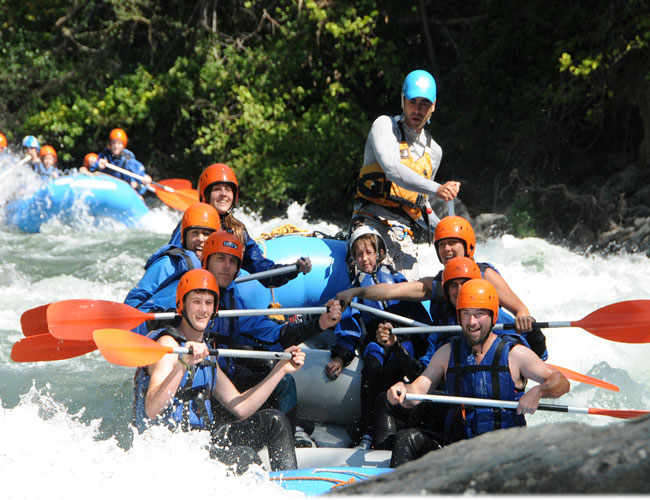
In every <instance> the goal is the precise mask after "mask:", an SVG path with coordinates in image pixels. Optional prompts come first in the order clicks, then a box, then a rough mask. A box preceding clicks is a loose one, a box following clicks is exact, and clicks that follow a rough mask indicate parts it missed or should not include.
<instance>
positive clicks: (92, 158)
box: [84, 153, 98, 168]
mask: <svg viewBox="0 0 650 500" xmlns="http://www.w3.org/2000/svg"><path fill="white" fill-rule="evenodd" d="M97 158H98V156H97V154H96V153H88V154H87V155H86V156H84V167H86V168H90V167H92V166H93V165H94V164H95V162H96V161H97Z"/></svg>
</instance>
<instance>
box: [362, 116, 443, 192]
mask: <svg viewBox="0 0 650 500" xmlns="http://www.w3.org/2000/svg"><path fill="white" fill-rule="evenodd" d="M400 119H402V116H401V115H396V116H393V117H390V116H388V115H381V116H380V117H379V118H377V119H376V120H375V122H374V123H373V124H372V127H371V128H370V133H369V134H368V139H367V140H366V145H365V148H364V152H363V164H364V166H365V165H371V164H373V163H379V165H381V168H382V169H383V170H384V174H386V178H387V179H388V180H389V181H391V182H394V183H395V184H397V185H399V186H402V187H403V188H405V189H408V190H409V191H416V192H418V193H422V194H426V195H429V196H435V195H436V192H437V191H438V188H439V187H440V184H438V183H437V182H435V181H433V180H429V179H425V178H424V177H422V176H421V175H418V174H417V173H415V172H414V171H413V170H411V169H410V168H408V167H406V166H404V165H402V163H401V161H400V155H399V142H400V139H401V135H402V134H401V132H400V129H399V125H398V124H397V123H398V121H399V120H400ZM402 128H403V130H404V133H405V134H406V141H407V142H408V145H409V150H410V151H411V155H412V156H413V159H415V160H417V159H419V158H420V157H422V155H424V153H425V152H428V153H429V155H430V156H431V179H433V178H435V176H436V172H437V171H438V167H439V166H440V160H441V159H442V148H441V147H440V146H439V145H438V143H437V142H436V141H434V140H433V139H432V138H431V134H429V133H428V132H427V131H426V130H424V129H422V131H421V132H420V134H419V135H417V134H416V132H415V131H414V130H413V129H410V128H408V127H407V126H406V125H405V124H404V123H402ZM416 135H417V137H416Z"/></svg>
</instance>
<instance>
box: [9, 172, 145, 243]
mask: <svg viewBox="0 0 650 500" xmlns="http://www.w3.org/2000/svg"><path fill="white" fill-rule="evenodd" d="M148 211H149V209H148V207H147V205H146V204H145V202H144V200H143V199H142V197H141V196H140V195H139V194H138V193H136V192H135V191H134V190H133V188H131V186H130V185H129V184H127V183H126V182H124V181H122V180H120V179H117V178H115V177H112V176H109V175H104V174H99V175H84V174H77V175H69V176H64V177H60V178H58V179H52V180H50V181H48V182H46V183H45V184H44V185H43V186H42V187H41V188H40V189H38V190H37V191H36V192H34V193H33V194H31V195H29V196H26V197H24V198H20V199H17V200H15V201H12V202H11V203H9V204H8V205H7V206H6V208H5V217H6V222H7V224H9V225H12V226H16V227H17V228H19V229H20V230H21V231H24V232H26V233H37V232H39V231H40V229H41V225H42V224H44V223H45V222H47V221H48V220H50V219H51V218H53V217H57V218H59V219H60V220H61V221H62V222H64V223H66V224H72V223H74V222H75V221H76V220H78V219H79V217H82V216H84V215H87V216H91V217H97V218H103V217H108V218H111V219H114V220H117V221H119V222H121V223H123V224H126V225H127V226H133V225H135V224H136V223H137V222H138V221H139V220H140V218H141V217H142V216H143V215H145V214H146V213H147V212H148Z"/></svg>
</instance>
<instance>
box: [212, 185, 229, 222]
mask: <svg viewBox="0 0 650 500" xmlns="http://www.w3.org/2000/svg"><path fill="white" fill-rule="evenodd" d="M234 199H235V192H234V190H233V188H232V184H230V183H227V182H217V183H216V184H214V185H213V186H212V190H211V191H210V197H209V200H208V202H209V203H210V205H212V206H213V207H214V208H215V209H216V210H217V212H219V215H224V214H226V213H228V211H229V210H230V209H231V208H232V203H233V201H234Z"/></svg>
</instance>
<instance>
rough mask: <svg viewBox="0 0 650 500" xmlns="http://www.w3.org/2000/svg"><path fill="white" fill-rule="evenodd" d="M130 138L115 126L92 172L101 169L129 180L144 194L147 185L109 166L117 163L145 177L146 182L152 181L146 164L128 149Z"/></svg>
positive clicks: (133, 186)
mask: <svg viewBox="0 0 650 500" xmlns="http://www.w3.org/2000/svg"><path fill="white" fill-rule="evenodd" d="M128 143H129V138H128V137H127V135H126V132H125V131H124V130H122V129H121V128H114V129H113V130H111V132H110V134H109V135H108V147H107V148H106V149H104V151H102V152H101V153H99V156H98V159H97V161H96V162H95V163H94V164H93V165H92V166H91V167H90V171H91V172H95V171H97V170H101V171H102V172H103V173H105V174H108V175H112V176H113V177H117V178H118V179H122V180H123V181H125V182H128V183H129V184H130V185H131V187H132V188H133V189H135V190H136V191H137V192H138V193H140V194H141V195H143V194H144V193H145V192H146V191H147V186H146V185H144V184H141V183H140V182H138V181H136V180H135V179H134V178H133V177H129V176H128V175H126V174H123V173H121V172H117V171H115V170H113V169H111V168H110V167H109V164H110V165H115V166H116V167H120V168H123V169H126V170H128V171H129V172H133V173H134V174H136V175H138V176H140V177H144V178H145V181H146V182H145V184H149V183H151V177H150V176H148V175H147V173H146V172H145V169H144V165H142V163H140V162H139V161H138V160H136V159H135V155H134V154H133V152H131V151H129V150H128V149H126V146H127V144H128Z"/></svg>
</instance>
